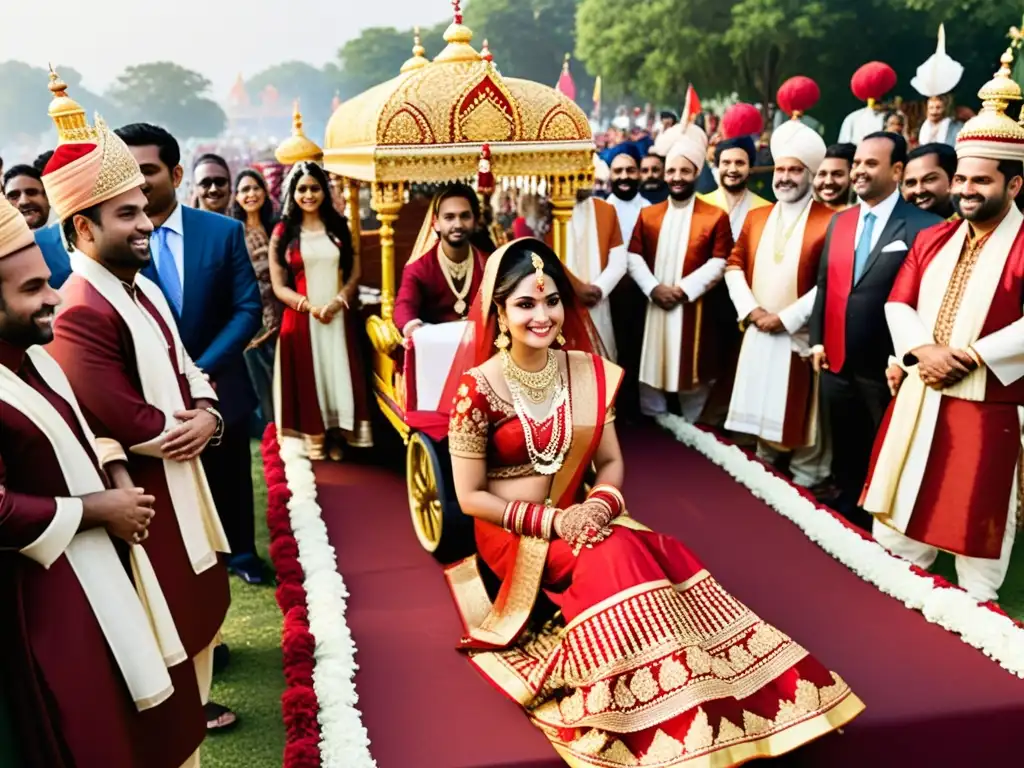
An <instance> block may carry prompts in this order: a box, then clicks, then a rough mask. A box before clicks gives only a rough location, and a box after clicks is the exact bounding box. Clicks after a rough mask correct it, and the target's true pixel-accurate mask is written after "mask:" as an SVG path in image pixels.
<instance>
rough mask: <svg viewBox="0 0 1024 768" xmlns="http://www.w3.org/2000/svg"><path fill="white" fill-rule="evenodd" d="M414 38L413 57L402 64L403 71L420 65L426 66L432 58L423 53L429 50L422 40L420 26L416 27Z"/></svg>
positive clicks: (417, 67)
mask: <svg viewBox="0 0 1024 768" xmlns="http://www.w3.org/2000/svg"><path fill="white" fill-rule="evenodd" d="M412 40H413V46H412V58H411V59H408V60H406V62H405V64H403V65H402V69H401V70H400V71H401V72H409V71H411V70H414V69H419V68H420V67H425V66H426V65H427V64H429V63H430V60H429V59H428V58H427V57H426V56H424V55H423V54H425V53H426V52H427V49H426V48H424V47H423V45H422V44H421V42H420V28H419V27H415V28H414V29H413V36H412Z"/></svg>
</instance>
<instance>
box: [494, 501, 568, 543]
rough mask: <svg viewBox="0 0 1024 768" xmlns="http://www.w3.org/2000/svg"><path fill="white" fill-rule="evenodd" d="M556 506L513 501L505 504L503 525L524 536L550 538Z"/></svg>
mask: <svg viewBox="0 0 1024 768" xmlns="http://www.w3.org/2000/svg"><path fill="white" fill-rule="evenodd" d="M557 512H558V510H557V509H555V508H554V507H546V506H544V505H543V504H533V503H531V502H528V501H512V502H509V503H508V504H507V505H506V506H505V513H504V515H502V518H501V527H502V528H504V529H505V530H508V531H512V532H513V533H518V534H520V535H522V536H533V537H535V538H539V539H550V538H551V534H552V532H553V531H554V526H555V514H556V513H557Z"/></svg>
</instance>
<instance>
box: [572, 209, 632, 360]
mask: <svg viewBox="0 0 1024 768" xmlns="http://www.w3.org/2000/svg"><path fill="white" fill-rule="evenodd" d="M567 242H568V252H567V253H566V255H565V266H566V268H567V269H568V270H569V276H570V278H571V279H572V281H573V285H574V286H575V288H576V295H577V296H578V297H579V300H580V302H581V303H582V304H583V306H585V307H587V308H588V309H589V310H590V318H591V320H593V321H594V326H595V327H596V328H597V332H598V335H599V336H600V337H601V343H602V344H603V345H604V352H605V357H607V358H608V359H609V360H611V361H613V362H614V361H615V360H616V359H617V358H618V350H617V349H616V345H615V332H614V327H613V326H612V310H611V304H610V302H609V298H608V297H609V296H611V293H612V291H613V290H614V289H615V287H616V286H617V285H618V284H619V281H620V280H622V278H623V276H624V275H625V274H626V247H625V245H624V244H623V242H622V230H621V228H620V226H619V217H618V216H617V215H616V213H615V206H613V205H611V204H610V203H606V202H605V201H604V200H600V199H598V198H596V197H593V196H588V197H586V198H585V199H583V200H581V201H580V202H579V203H577V204H576V209H575V210H574V211H573V214H572V219H571V220H570V222H569V237H568V239H567Z"/></svg>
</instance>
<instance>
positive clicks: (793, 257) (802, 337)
mask: <svg viewBox="0 0 1024 768" xmlns="http://www.w3.org/2000/svg"><path fill="white" fill-rule="evenodd" d="M810 210H811V206H810V196H808V197H807V198H805V199H804V200H803V201H798V202H796V203H778V204H776V205H775V206H774V207H773V208H772V212H771V213H770V214H769V215H768V221H767V222H766V223H765V228H764V234H763V236H762V237H761V240H760V241H759V242H758V244H757V251H756V254H755V256H754V274H753V285H747V278H746V275H745V274H744V272H743V270H739V269H733V270H729V271H728V272H726V275H725V281H726V285H727V286H728V288H729V295H730V297H731V298H732V301H733V304H734V305H735V306H736V310H737V315H738V317H739V318H740V319H743V318H746V317H747V316H748V315H749V314H750V313H751V312H752V311H753V310H755V309H757V308H758V307H761V308H763V309H765V310H766V311H768V312H773V313H776V314H778V315H779V318H780V319H781V320H782V324H783V325H784V326H785V329H786V330H785V331H784V332H781V333H764V332H762V331H760V330H759V329H758V328H757V326H755V325H753V324H751V325H749V326H748V327H747V330H746V332H745V333H744V336H743V346H742V347H741V348H740V358H739V363H738V366H737V369H736V381H735V384H734V385H733V392H732V399H731V401H730V403H729V416H728V418H727V419H726V422H725V427H726V429H731V430H735V431H737V432H744V433H746V434H751V435H757V436H758V437H761V438H762V439H764V440H771V441H773V442H780V441H781V440H782V435H783V429H784V425H785V416H786V399H787V395H788V391H789V369H790V364H791V362H792V355H791V353H792V352H797V353H798V354H800V355H801V356H806V355H807V354H808V353H809V344H808V334H807V328H806V326H807V321H808V320H809V319H810V316H811V311H812V310H813V308H814V298H815V296H816V295H817V288H812V289H811V290H810V291H808V292H807V293H806V294H804V295H803V296H799V295H798V294H797V279H798V275H799V269H800V261H801V257H802V251H803V241H804V228H805V226H806V225H807V217H808V215H809V213H810ZM787 234H788V238H787V237H786V235H787ZM779 248H781V249H782V258H781V260H780V261H778V262H777V261H776V256H775V253H776V250H777V249H779Z"/></svg>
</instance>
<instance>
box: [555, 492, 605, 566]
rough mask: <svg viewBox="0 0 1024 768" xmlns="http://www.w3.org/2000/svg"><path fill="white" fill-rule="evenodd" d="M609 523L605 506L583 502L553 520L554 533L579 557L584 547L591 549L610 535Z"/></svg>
mask: <svg viewBox="0 0 1024 768" xmlns="http://www.w3.org/2000/svg"><path fill="white" fill-rule="evenodd" d="M611 521H612V515H611V512H610V511H609V509H608V507H607V506H606V505H604V504H600V503H597V502H594V501H584V502H583V503H582V504H573V505H572V506H571V507H568V508H567V509H564V510H562V512H561V513H560V514H559V515H558V516H557V517H556V518H555V533H556V534H558V538H560V539H562V540H563V541H565V543H566V544H568V545H569V546H570V547H572V553H573V554H574V555H579V553H580V552H581V551H582V550H583V548H584V547H585V548H587V549H592V548H593V547H594V545H595V544H600V543H601V542H602V541H604V540H605V539H607V538H608V537H609V536H611V535H612V529H611V527H610V523H611Z"/></svg>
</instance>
